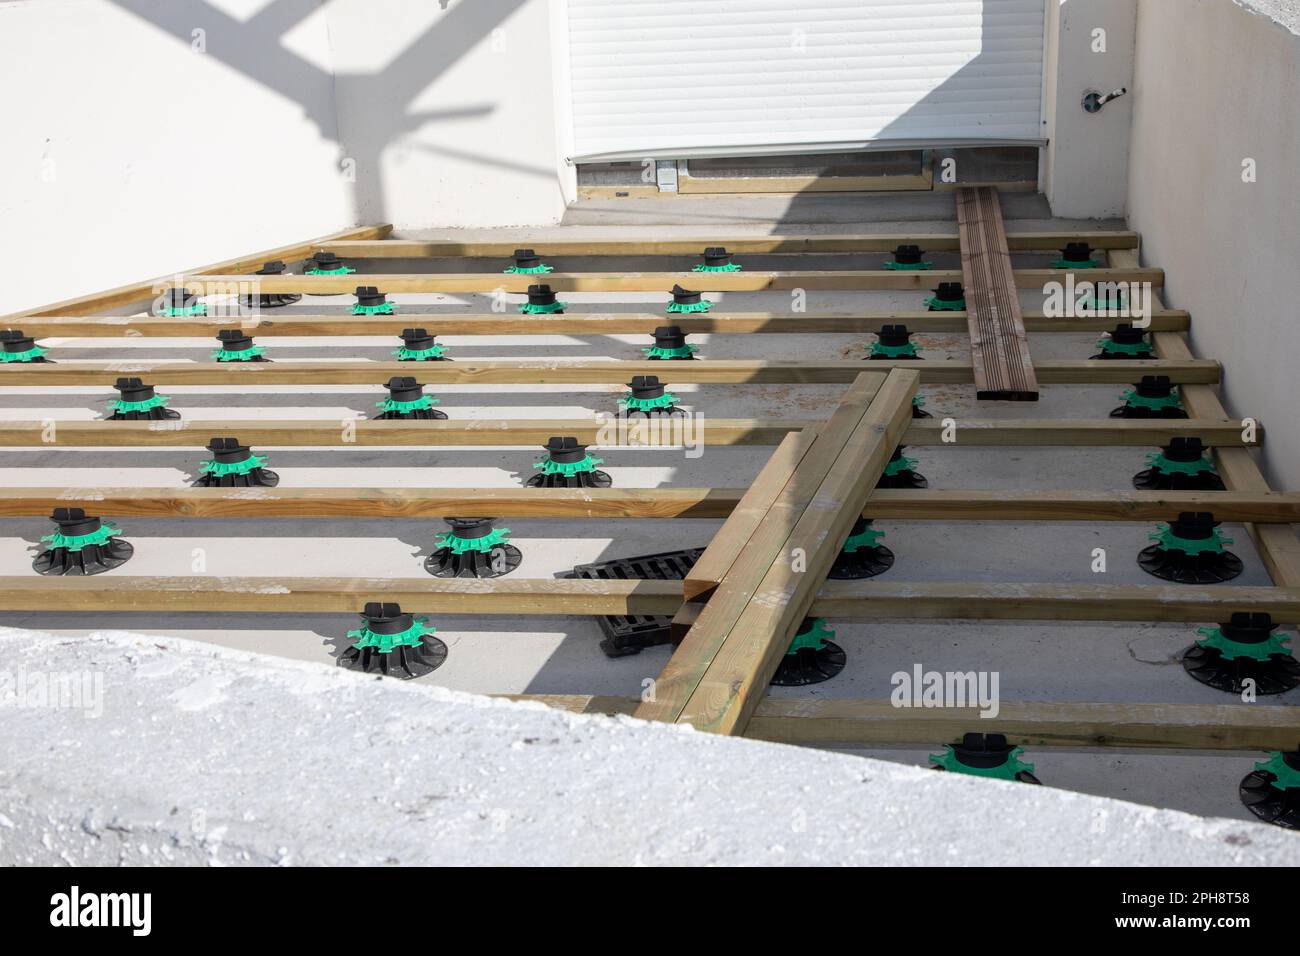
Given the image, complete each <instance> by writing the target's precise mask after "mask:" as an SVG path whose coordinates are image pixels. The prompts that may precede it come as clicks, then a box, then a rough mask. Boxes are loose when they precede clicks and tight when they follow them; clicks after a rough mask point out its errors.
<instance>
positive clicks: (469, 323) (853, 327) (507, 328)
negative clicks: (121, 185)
mask: <svg viewBox="0 0 1300 956" xmlns="http://www.w3.org/2000/svg"><path fill="white" fill-rule="evenodd" d="M668 321H671V322H672V324H674V325H678V326H681V328H682V330H683V331H685V332H686V333H687V334H722V335H725V334H738V333H749V332H757V333H765V334H780V335H804V334H810V333H819V334H822V333H825V334H845V335H866V334H869V333H872V332H876V331H878V330H879V329H880V327H881V326H882V325H889V324H895V325H896V324H898V323H903V324H905V325H906V326H907V327H908V328H910V329H911V330H912V331H913V332H922V333H930V332H943V333H955V334H965V333H966V332H967V324H966V313H965V312H919V311H894V312H875V313H860V314H857V315H842V314H814V313H801V314H796V315H790V314H783V313H776V312H737V313H729V314H728V313H720V314H717V315H701V316H694V315H690V316H673V317H672V319H671V320H669V319H668V318H667V317H665V316H664V315H661V314H656V313H653V312H647V313H637V312H628V313H599V312H593V313H569V314H565V315H556V316H547V317H545V318H542V319H539V318H536V317H524V316H505V317H503V316H499V315H491V314H488V315H448V314H445V313H429V314H424V315H421V314H417V313H413V314H410V315H402V316H372V317H361V316H350V315H349V316H338V315H300V314H299V315H284V316H279V315H277V316H275V317H271V316H270V315H268V314H266V313H262V314H261V315H257V316H254V315H233V316H230V317H228V318H188V319H166V318H156V317H153V316H93V317H81V316H50V317H30V318H25V319H23V320H22V322H21V327H22V330H23V331H24V332H26V333H27V334H28V335H31V336H34V337H35V338H38V339H47V338H108V339H114V338H140V337H145V338H154V337H157V338H202V339H209V338H216V335H217V333H218V332H219V331H221V330H222V329H229V328H239V329H242V330H243V331H245V332H247V333H248V334H249V335H253V336H260V337H264V338H265V337H281V336H285V337H287V336H301V337H316V336H322V335H374V336H397V335H400V334H401V332H402V329H407V328H411V327H412V326H418V327H420V328H424V329H427V330H428V331H429V332H430V333H432V334H433V335H441V336H447V335H636V334H645V335H649V334H651V333H652V332H654V330H655V329H656V328H658V327H659V326H661V325H663V324H664V323H665V322H668ZM1025 326H1026V328H1028V329H1029V331H1031V332H1104V331H1109V330H1110V329H1112V328H1114V327H1115V319H1113V318H1097V317H1092V316H1088V317H1080V318H1047V317H1045V316H1044V315H1043V314H1042V313H1041V312H1038V313H1032V312H1031V313H1029V314H1028V315H1026V316H1025ZM1187 328H1188V316H1187V313H1186V312H1179V311H1177V310H1173V309H1166V310H1162V311H1160V312H1158V313H1156V314H1154V315H1153V316H1152V317H1151V329H1152V330H1153V331H1159V332H1179V331H1185V330H1186V329H1187Z"/></svg>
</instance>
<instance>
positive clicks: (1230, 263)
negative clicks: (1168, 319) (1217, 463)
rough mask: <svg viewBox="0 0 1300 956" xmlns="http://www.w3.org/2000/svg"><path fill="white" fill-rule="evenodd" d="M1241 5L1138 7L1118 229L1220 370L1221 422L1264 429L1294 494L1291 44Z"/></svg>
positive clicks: (1299, 65)
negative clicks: (1232, 417) (1136, 246)
mask: <svg viewBox="0 0 1300 956" xmlns="http://www.w3.org/2000/svg"><path fill="white" fill-rule="evenodd" d="M1250 6H1251V8H1250V9H1248V8H1246V7H1245V6H1243V5H1239V4H1237V3H1235V2H1233V0H1141V2H1140V4H1139V12H1138V41H1137V71H1136V72H1137V75H1136V79H1135V83H1134V87H1135V88H1134V93H1133V106H1134V109H1135V115H1134V124H1133V149H1132V163H1131V167H1130V189H1129V192H1130V198H1129V222H1130V225H1131V226H1132V227H1133V228H1134V229H1137V230H1139V231H1141V233H1142V238H1143V253H1142V255H1143V259H1144V261H1146V262H1149V263H1155V264H1158V265H1160V266H1162V267H1164V269H1165V281H1166V287H1165V288H1166V298H1167V300H1168V302H1169V304H1170V305H1171V306H1175V307H1178V308H1184V309H1188V310H1190V312H1191V314H1192V344H1193V348H1194V349H1195V351H1196V352H1197V354H1199V355H1203V356H1209V357H1214V358H1217V359H1219V360H1221V361H1222V362H1223V364H1224V388H1225V396H1226V404H1227V406H1228V409H1229V411H1230V412H1232V413H1233V414H1236V415H1242V416H1253V417H1257V418H1258V419H1259V420H1260V421H1261V422H1262V423H1263V424H1264V427H1265V429H1266V431H1267V436H1266V439H1265V464H1266V467H1267V470H1268V473H1269V477H1270V478H1271V480H1272V481H1273V484H1274V486H1275V487H1281V488H1287V489H1296V488H1300V424H1298V423H1297V421H1296V412H1297V406H1298V405H1300V386H1297V385H1296V380H1295V357H1296V355H1300V298H1297V295H1296V291H1295V278H1296V256H1297V254H1298V253H1300V190H1297V186H1296V184H1297V176H1298V175H1300V160H1298V159H1297V157H1300V109H1297V104H1298V103H1300V35H1297V33H1296V32H1293V29H1294V21H1293V29H1288V28H1287V27H1286V26H1285V25H1283V24H1281V23H1278V22H1276V21H1274V20H1273V19H1271V18H1270V17H1269V16H1267V15H1261V14H1259V13H1256V12H1253V9H1254V7H1255V5H1254V4H1252V5H1250ZM1265 6H1271V7H1277V6H1278V5H1277V4H1276V3H1273V4H1269V5H1265ZM1248 158H1249V159H1253V160H1254V161H1255V164H1256V169H1257V178H1256V181H1255V182H1253V183H1246V182H1243V181H1242V171H1243V170H1242V163H1243V161H1244V160H1246V159H1248Z"/></svg>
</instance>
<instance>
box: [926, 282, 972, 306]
mask: <svg viewBox="0 0 1300 956" xmlns="http://www.w3.org/2000/svg"><path fill="white" fill-rule="evenodd" d="M934 297H935V298H936V299H938V300H939V301H940V302H961V301H963V300H964V299H965V298H966V290H965V288H963V287H962V284H961V283H960V282H940V283H939V287H938V288H937V289H935V290H934Z"/></svg>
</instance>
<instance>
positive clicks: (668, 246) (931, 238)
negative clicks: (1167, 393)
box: [320, 230, 1141, 259]
mask: <svg viewBox="0 0 1300 956" xmlns="http://www.w3.org/2000/svg"><path fill="white" fill-rule="evenodd" d="M1140 241H1141V237H1140V236H1139V235H1138V233H1136V232H1130V231H1127V230H1106V231H1090V232H1008V233H1007V244H1008V245H1009V246H1010V247H1011V249H1012V251H1013V252H1044V251H1050V250H1053V249H1064V248H1065V246H1066V244H1067V243H1070V242H1087V243H1088V244H1089V245H1091V246H1092V247H1093V248H1094V249H1136V248H1137V246H1138V244H1139V242H1140ZM904 243H906V244H910V245H916V246H920V247H921V248H922V249H923V250H925V251H926V252H956V251H958V250H959V249H960V248H961V247H960V245H959V244H958V237H957V233H955V232H939V233H933V232H927V233H883V234H880V233H876V234H871V233H841V234H835V235H831V234H819V235H793V234H788V233H778V234H774V235H740V234H730V235H728V234H727V233H722V234H720V235H714V234H701V235H699V236H696V237H690V238H675V239H653V238H645V239H642V238H635V239H602V238H590V239H550V238H546V237H530V238H525V239H512V240H506V241H502V240H483V241H478V240H471V241H468V242H466V241H462V240H459V239H384V240H379V241H373V240H365V241H357V240H346V239H344V240H334V241H331V242H323V243H321V244H320V248H321V249H323V250H326V251H328V252H333V253H334V254H335V255H337V256H339V257H340V258H342V259H417V258H425V257H442V258H474V259H502V258H509V257H510V256H511V255H512V254H513V253H514V251H515V249H518V248H521V247H522V248H529V249H534V250H536V251H537V253H538V254H539V255H541V256H542V257H547V256H552V257H554V256H695V255H700V254H701V253H702V252H703V250H704V247H705V246H724V247H725V248H726V249H727V250H728V251H729V252H732V253H736V254H740V255H746V254H749V255H753V254H763V255H799V254H805V253H815V254H821V255H826V254H833V253H846V254H851V253H863V252H892V251H893V250H894V249H895V248H896V247H897V246H899V245H900V244H904Z"/></svg>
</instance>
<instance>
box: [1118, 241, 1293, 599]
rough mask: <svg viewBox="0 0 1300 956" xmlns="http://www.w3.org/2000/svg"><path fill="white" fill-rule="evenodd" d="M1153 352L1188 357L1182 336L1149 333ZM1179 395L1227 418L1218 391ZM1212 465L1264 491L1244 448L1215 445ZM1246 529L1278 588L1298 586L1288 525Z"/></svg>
mask: <svg viewBox="0 0 1300 956" xmlns="http://www.w3.org/2000/svg"><path fill="white" fill-rule="evenodd" d="M1110 257H1111V258H1112V260H1114V261H1115V262H1117V263H1118V264H1119V265H1121V266H1136V265H1137V264H1138V256H1137V253H1136V252H1135V251H1130V250H1117V251H1115V252H1112V253H1110ZM1151 304H1152V307H1153V308H1163V307H1164V302H1163V301H1162V300H1161V297H1160V296H1159V295H1158V294H1155V293H1153V295H1152V299H1151ZM1152 341H1153V343H1154V345H1155V350H1156V354H1158V355H1161V356H1166V357H1169V358H1174V359H1180V360H1181V359H1183V358H1184V357H1187V358H1190V357H1191V355H1192V352H1191V349H1189V348H1188V347H1187V340H1186V339H1185V338H1184V337H1183V336H1181V335H1174V334H1169V333H1163V334H1161V333H1157V334H1155V335H1153V336H1152ZM1178 392H1179V395H1180V397H1181V398H1182V402H1183V406H1184V408H1185V409H1186V410H1187V413H1188V414H1189V415H1195V416H1197V417H1202V418H1227V417H1228V413H1227V411H1226V410H1225V409H1224V407H1223V403H1222V402H1221V401H1220V400H1219V396H1218V394H1217V392H1216V391H1215V390H1214V389H1212V388H1209V387H1206V386H1204V385H1201V386H1195V385H1186V386H1179V389H1178ZM1214 458H1215V464H1216V465H1217V467H1218V471H1219V475H1220V476H1221V477H1222V478H1223V482H1224V485H1226V486H1227V487H1228V488H1229V489H1230V490H1233V491H1255V492H1266V491H1268V490H1269V485H1268V481H1267V480H1266V479H1265V478H1264V473H1263V472H1262V471H1260V469H1259V465H1257V464H1256V463H1255V459H1254V458H1252V457H1251V455H1250V452H1248V451H1247V450H1246V449H1245V448H1217V449H1215V452H1214ZM1246 531H1247V533H1248V534H1249V535H1250V537H1251V541H1252V542H1253V543H1254V545H1255V550H1256V551H1258V552H1259V556H1260V560H1262V561H1263V562H1264V567H1265V568H1266V569H1267V571H1268V574H1269V577H1270V578H1271V579H1272V580H1273V583H1274V584H1276V585H1278V586H1280V587H1297V586H1300V538H1297V537H1296V534H1295V531H1294V530H1293V529H1291V528H1288V527H1282V526H1277V525H1267V526H1260V525H1254V524H1248V525H1246Z"/></svg>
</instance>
